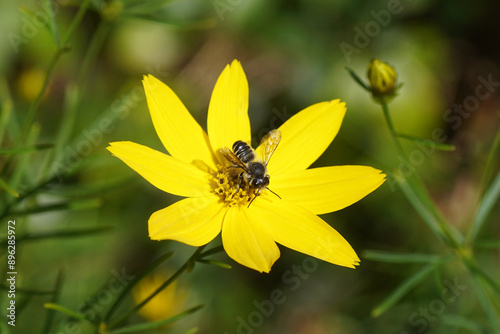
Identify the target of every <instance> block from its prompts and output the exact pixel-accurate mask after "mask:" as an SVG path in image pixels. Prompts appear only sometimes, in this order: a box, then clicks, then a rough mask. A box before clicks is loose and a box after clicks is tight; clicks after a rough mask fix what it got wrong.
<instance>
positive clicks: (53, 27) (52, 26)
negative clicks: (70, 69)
mask: <svg viewBox="0 0 500 334" xmlns="http://www.w3.org/2000/svg"><path fill="white" fill-rule="evenodd" d="M42 5H43V8H44V10H45V12H46V13H47V14H48V15H49V17H50V22H48V25H49V26H48V28H49V31H50V33H51V34H52V37H53V38H54V42H55V43H56V46H57V47H60V46H61V40H60V38H59V29H58V27H57V22H56V14H55V12H54V7H53V6H52V1H50V0H42Z"/></svg>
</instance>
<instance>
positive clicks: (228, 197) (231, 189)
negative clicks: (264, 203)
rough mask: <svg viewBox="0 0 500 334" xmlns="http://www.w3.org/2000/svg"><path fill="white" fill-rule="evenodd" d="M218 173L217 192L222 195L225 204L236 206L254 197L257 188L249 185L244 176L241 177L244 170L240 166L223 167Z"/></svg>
mask: <svg viewBox="0 0 500 334" xmlns="http://www.w3.org/2000/svg"><path fill="white" fill-rule="evenodd" d="M218 167H219V171H218V172H217V175H216V177H215V178H216V182H217V184H216V186H215V189H214V191H215V193H216V194H218V195H219V196H220V198H221V199H222V201H223V202H224V204H226V205H228V206H234V205H237V204H247V203H249V202H250V201H251V200H252V198H254V196H255V193H256V189H254V188H252V187H249V186H248V184H247V182H246V181H245V179H244V178H243V177H240V176H239V175H240V173H242V170H241V169H239V168H222V167H221V166H218Z"/></svg>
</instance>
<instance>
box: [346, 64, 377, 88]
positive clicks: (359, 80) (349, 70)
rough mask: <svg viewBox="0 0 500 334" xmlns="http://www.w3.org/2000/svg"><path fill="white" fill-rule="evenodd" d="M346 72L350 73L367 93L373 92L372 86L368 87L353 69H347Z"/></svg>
mask: <svg viewBox="0 0 500 334" xmlns="http://www.w3.org/2000/svg"><path fill="white" fill-rule="evenodd" d="M345 69H346V71H347V72H349V74H350V75H351V77H352V78H353V79H354V81H356V82H357V83H358V84H359V85H360V86H361V87H363V88H364V89H365V90H366V91H368V92H370V93H371V92H372V90H371V88H370V86H368V85H367V84H366V83H365V82H364V81H363V80H362V79H361V78H360V77H359V76H358V75H357V74H356V72H354V71H353V70H352V69H351V68H349V67H345Z"/></svg>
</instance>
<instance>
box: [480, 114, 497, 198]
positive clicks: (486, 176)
mask: <svg viewBox="0 0 500 334" xmlns="http://www.w3.org/2000/svg"><path fill="white" fill-rule="evenodd" d="M498 116H499V117H500V113H499V114H498ZM499 151H500V128H499V129H498V130H497V133H496V135H495V139H494V140H493V144H492V145H491V149H490V152H489V154H488V159H487V160H486V164H485V167H484V172H483V175H482V176H481V181H480V182H479V193H480V194H483V192H484V190H485V189H486V187H487V184H488V183H489V182H490V180H491V178H492V176H493V170H494V166H495V162H496V160H497V159H498V156H499Z"/></svg>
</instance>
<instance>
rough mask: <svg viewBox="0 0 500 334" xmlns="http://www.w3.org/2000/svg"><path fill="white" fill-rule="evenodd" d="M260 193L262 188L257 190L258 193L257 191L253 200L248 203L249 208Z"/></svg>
mask: <svg viewBox="0 0 500 334" xmlns="http://www.w3.org/2000/svg"><path fill="white" fill-rule="evenodd" d="M259 193H260V188H259V190H257V193H256V194H255V196H254V197H253V198H252V200H251V201H250V203H248V206H247V208H249V207H250V204H252V203H253V201H255V199H256V198H257V196H259Z"/></svg>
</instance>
